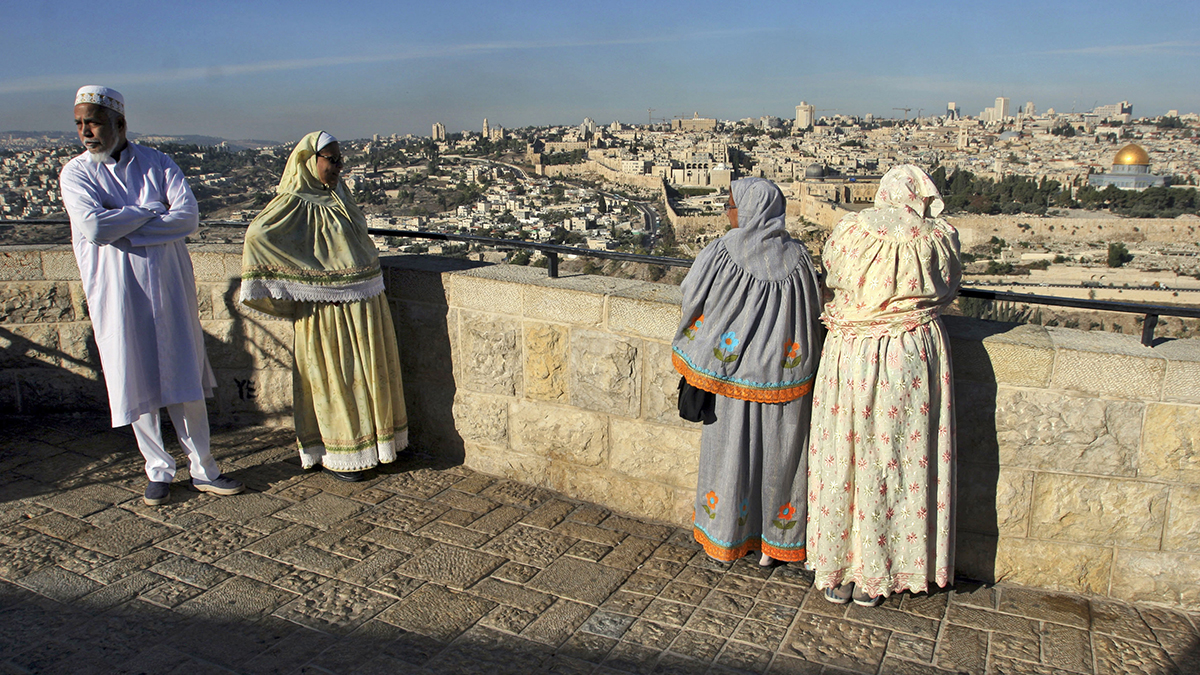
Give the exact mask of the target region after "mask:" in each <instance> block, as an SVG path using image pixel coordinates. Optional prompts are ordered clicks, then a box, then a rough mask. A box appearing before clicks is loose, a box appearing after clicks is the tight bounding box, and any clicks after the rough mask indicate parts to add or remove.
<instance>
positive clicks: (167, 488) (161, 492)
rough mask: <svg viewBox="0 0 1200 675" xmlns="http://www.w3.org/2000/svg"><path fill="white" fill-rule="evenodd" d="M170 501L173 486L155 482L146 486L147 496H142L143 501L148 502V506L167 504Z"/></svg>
mask: <svg viewBox="0 0 1200 675" xmlns="http://www.w3.org/2000/svg"><path fill="white" fill-rule="evenodd" d="M170 499H171V484H170V483H163V482H160V481H153V480H152V481H150V484H149V485H147V486H146V494H145V495H143V496H142V501H144V502H146V506H158V505H159V504H166V503H167V502H168V501H170Z"/></svg>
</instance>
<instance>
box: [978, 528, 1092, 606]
mask: <svg viewBox="0 0 1200 675" xmlns="http://www.w3.org/2000/svg"><path fill="white" fill-rule="evenodd" d="M959 550H961V548H960V549H959ZM1112 572H1113V549H1112V548H1111V547H1104V546H1088V545H1085V544H1072V543H1065V542H1056V541H1044V540H1036V539H1024V538H1016V537H1000V539H999V540H998V541H997V543H996V560H995V578H996V579H1003V580H1004V581H1006V582H1008V583H1013V584H1019V585H1021V586H1036V587H1039V588H1045V589H1049V590H1055V591H1067V592H1070V593H1091V594H1094V595H1106V594H1107V592H1108V585H1109V580H1110V579H1112V578H1113V573H1112Z"/></svg>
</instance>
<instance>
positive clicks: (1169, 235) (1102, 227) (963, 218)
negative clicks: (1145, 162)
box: [948, 212, 1200, 251]
mask: <svg viewBox="0 0 1200 675" xmlns="http://www.w3.org/2000/svg"><path fill="white" fill-rule="evenodd" d="M948 220H949V221H950V224H952V225H954V227H955V229H957V230H958V237H959V241H961V242H962V246H963V250H964V251H965V250H967V249H968V248H970V247H972V246H976V245H978V244H985V243H987V242H988V241H989V240H991V238H992V237H999V238H1001V239H1004V240H1006V241H1008V242H1009V243H1010V244H1011V243H1016V242H1018V241H1028V242H1036V243H1047V242H1059V243H1065V242H1097V241H1098V242H1114V241H1123V242H1128V243H1140V242H1154V243H1163V244H1178V243H1180V242H1193V241H1196V239H1197V237H1200V218H1197V217H1195V216H1180V217H1179V218H1122V217H1120V216H1113V215H1111V214H1109V213H1107V212H1097V213H1096V214H1095V216H1094V217H1090V218H1085V217H1081V218H1074V217H1072V218H1063V217H1040V216H1034V215H1029V214H1023V215H1014V216H982V215H970V214H960V215H955V216H950V217H949V218H948ZM1020 224H1024V225H1028V226H1029V227H1028V228H1021V227H1018V225H1020Z"/></svg>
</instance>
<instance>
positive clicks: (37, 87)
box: [0, 30, 763, 94]
mask: <svg viewBox="0 0 1200 675" xmlns="http://www.w3.org/2000/svg"><path fill="white" fill-rule="evenodd" d="M756 32H763V31H762V30H740V31H707V32H697V33H687V34H683V35H668V36H662V37H645V38H626V39H612V40H554V41H528V42H516V41H512V42H484V43H478V44H461V45H446V46H444V47H423V48H416V49H409V50H404V51H400V52H392V53H388V54H369V55H357V56H335V57H322V58H313V59H288V60H278V61H259V62H255V63H241V64H233V65H221V66H205V67H195V68H177V69H172V70H159V71H149V72H140V73H138V72H130V73H75V74H65V75H48V76H44V77H34V78H25V79H20V80H9V81H7V82H0V94H19V93H29V92H38V91H55V90H60V89H72V88H75V87H78V86H79V83H80V82H84V81H87V82H111V83H113V84H114V85H115V84H120V85H121V86H128V85H131V84H132V85H139V84H140V85H146V84H165V83H170V82H185V81H189V80H205V79H219V78H224V77H237V76H241V75H255V74H260V73H272V72H285V71H291V70H306V69H312V68H331V67H339V66H356V65H368V64H376V63H391V62H396V61H411V60H416V59H434V58H447V57H456V56H470V55H474V54H488V53H497V52H512V51H528V50H549V49H581V48H592V47H621V46H630V45H651V44H664V43H672V42H685V41H689V40H698V39H705V40H707V39H719V38H727V37H730V36H734V35H745V34H747V33H756Z"/></svg>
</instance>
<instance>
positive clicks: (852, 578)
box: [813, 567, 950, 597]
mask: <svg viewBox="0 0 1200 675" xmlns="http://www.w3.org/2000/svg"><path fill="white" fill-rule="evenodd" d="M862 572H863V570H862V568H859V569H856V570H834V571H832V572H817V574H816V578H815V579H814V580H813V586H814V587H816V588H818V589H823V588H836V587H838V586H841V585H842V584H846V583H849V582H854V585H855V587H856V588H861V589H862V590H863V591H864V592H866V593H867V595H871V596H877V595H882V596H885V597H886V596H889V595H891V594H893V593H903V592H904V591H910V592H912V593H924V592H926V591H928V590H929V582H930V581H932V582H933V583H934V584H936V585H937V586H938V587H940V588H945V587H946V586H947V585H949V583H950V568H949V567H939V568H938V569H937V570H936V571H934V573H933V578H932V579H930V578H929V576H930V575H929V574H928V573H910V572H903V573H898V574H889V575H885V576H881V577H865V576H863V573H862Z"/></svg>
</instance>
